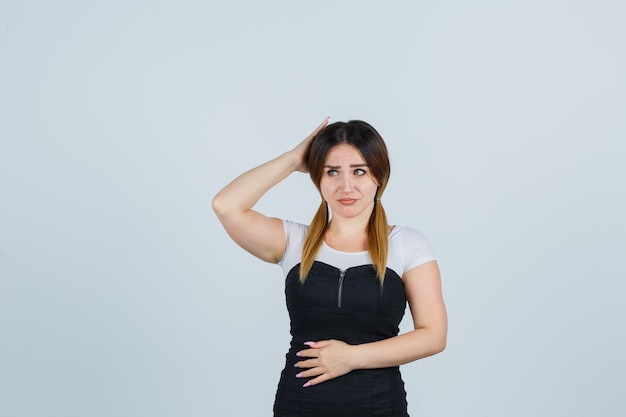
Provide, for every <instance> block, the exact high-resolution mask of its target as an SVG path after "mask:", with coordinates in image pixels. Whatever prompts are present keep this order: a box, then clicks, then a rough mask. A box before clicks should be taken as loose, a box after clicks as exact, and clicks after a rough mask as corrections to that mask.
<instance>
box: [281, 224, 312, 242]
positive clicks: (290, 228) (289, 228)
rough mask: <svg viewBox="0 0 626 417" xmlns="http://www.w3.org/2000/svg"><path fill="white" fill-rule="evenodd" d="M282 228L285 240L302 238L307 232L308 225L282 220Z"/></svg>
mask: <svg viewBox="0 0 626 417" xmlns="http://www.w3.org/2000/svg"><path fill="white" fill-rule="evenodd" d="M283 227H284V228H285V236H286V237H287V239H289V238H290V237H294V238H297V237H302V238H304V236H306V232H307V231H308V230H309V225H308V224H303V223H298V222H295V221H292V220H283Z"/></svg>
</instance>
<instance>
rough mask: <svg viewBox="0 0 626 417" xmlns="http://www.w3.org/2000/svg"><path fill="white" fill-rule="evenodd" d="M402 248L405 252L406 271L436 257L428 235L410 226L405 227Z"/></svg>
mask: <svg viewBox="0 0 626 417" xmlns="http://www.w3.org/2000/svg"><path fill="white" fill-rule="evenodd" d="M402 249H403V254H404V256H403V258H404V272H406V271H408V270H410V269H413V268H415V267H417V266H420V265H422V264H424V263H426V262H429V261H434V260H435V259H436V258H435V253H434V251H433V249H432V247H431V245H430V242H429V241H428V239H427V238H426V236H424V235H423V234H422V233H421V232H419V231H417V230H414V229H411V228H408V227H407V228H403V233H402Z"/></svg>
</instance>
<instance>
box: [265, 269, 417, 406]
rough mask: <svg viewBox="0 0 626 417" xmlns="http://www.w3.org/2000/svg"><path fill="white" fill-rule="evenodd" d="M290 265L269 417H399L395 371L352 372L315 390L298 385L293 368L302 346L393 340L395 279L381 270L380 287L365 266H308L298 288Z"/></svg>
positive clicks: (397, 304) (399, 298) (400, 305)
mask: <svg viewBox="0 0 626 417" xmlns="http://www.w3.org/2000/svg"><path fill="white" fill-rule="evenodd" d="M299 268H300V265H296V266H295V267H294V268H293V269H292V270H291V271H290V272H289V274H288V275H287V278H286V281H285V297H286V302H287V309H288V311H289V316H290V319H291V335H292V340H291V347H290V349H289V351H288V352H287V355H286V361H285V368H284V369H283V371H282V373H281V378H280V382H279V384H278V389H277V392H276V400H275V403H274V416H275V417H307V416H324V417H335V416H337V417H339V416H341V417H353V416H354V417H374V416H376V417H378V416H386V417H406V416H408V414H407V403H406V392H405V390H404V383H403V381H402V378H401V376H400V369H399V368H398V367H392V368H381V369H359V370H355V371H352V372H350V373H348V374H346V375H343V376H341V377H338V378H335V379H332V380H330V381H326V382H323V383H321V384H319V385H314V386H310V387H306V388H304V387H302V385H303V384H304V383H305V382H306V381H307V379H305V378H296V377H295V375H296V374H297V373H298V372H300V371H302V369H298V368H295V367H294V364H295V363H296V362H298V361H300V360H301V359H300V358H298V357H297V356H296V352H298V351H300V350H303V349H306V348H307V346H306V345H304V343H305V342H308V341H320V340H328V339H336V340H342V341H344V342H346V343H348V344H361V343H368V342H375V341H379V340H383V339H387V338H390V337H393V336H396V335H397V334H398V331H399V328H398V326H399V324H400V321H401V320H402V317H403V316H404V310H405V307H406V295H405V292H404V284H403V282H402V278H400V277H399V276H398V274H396V273H395V272H394V271H392V270H391V269H387V271H386V274H385V280H384V283H383V285H382V286H381V284H380V281H379V279H378V276H377V275H376V273H375V271H374V268H373V267H372V266H371V265H361V266H356V267H352V268H348V269H347V270H346V271H345V274H344V275H343V277H341V275H342V272H341V271H340V270H339V269H337V268H335V267H334V266H331V265H327V264H325V263H322V262H318V261H316V262H314V264H313V267H312V268H311V271H310V272H309V276H308V277H307V280H306V282H305V283H304V284H300V281H299Z"/></svg>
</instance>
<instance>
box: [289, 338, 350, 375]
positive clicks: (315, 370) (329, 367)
mask: <svg viewBox="0 0 626 417" xmlns="http://www.w3.org/2000/svg"><path fill="white" fill-rule="evenodd" d="M305 345H307V346H309V349H304V350H301V351H299V352H298V353H297V354H296V355H297V356H298V357H301V358H309V359H304V360H301V361H300V362H297V363H296V364H295V366H296V368H303V369H304V370H303V371H301V372H299V373H298V374H297V375H296V378H313V379H310V380H309V381H308V382H307V383H305V384H304V386H305V387H308V386H312V385H317V384H320V383H322V382H325V381H328V380H331V379H333V378H337V377H338V376H341V375H345V374H347V373H348V372H350V371H352V370H354V369H356V365H355V364H354V363H353V361H352V359H353V355H352V354H351V352H352V348H353V347H354V346H352V345H349V344H347V343H345V342H342V341H340V340H322V341H319V342H306V343H305Z"/></svg>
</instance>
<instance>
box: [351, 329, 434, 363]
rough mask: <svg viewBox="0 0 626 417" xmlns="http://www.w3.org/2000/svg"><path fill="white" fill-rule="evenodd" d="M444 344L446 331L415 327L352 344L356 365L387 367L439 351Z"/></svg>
mask: <svg viewBox="0 0 626 417" xmlns="http://www.w3.org/2000/svg"><path fill="white" fill-rule="evenodd" d="M445 347H446V331H444V330H439V329H428V328H424V329H416V330H413V331H410V332H408V333H404V334H401V335H399V336H395V337H392V338H389V339H385V340H381V341H378V342H371V343H364V344H362V345H353V346H352V348H353V349H352V353H353V355H354V356H353V358H354V366H355V369H374V368H388V367H392V366H399V365H404V364H406V363H409V362H413V361H415V360H417V359H421V358H425V357H427V356H431V355H434V354H436V353H439V352H441V351H442V350H444V349H445Z"/></svg>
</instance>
